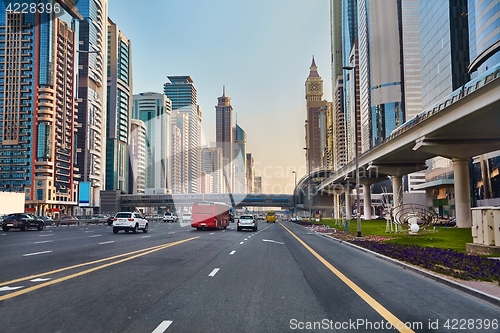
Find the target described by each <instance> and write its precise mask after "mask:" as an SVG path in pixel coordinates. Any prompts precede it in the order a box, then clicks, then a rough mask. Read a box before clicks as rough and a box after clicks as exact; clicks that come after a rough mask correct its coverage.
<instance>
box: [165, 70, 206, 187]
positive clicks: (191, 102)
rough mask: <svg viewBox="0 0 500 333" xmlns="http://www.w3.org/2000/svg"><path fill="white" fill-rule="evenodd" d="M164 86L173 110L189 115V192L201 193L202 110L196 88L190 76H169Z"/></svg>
mask: <svg viewBox="0 0 500 333" xmlns="http://www.w3.org/2000/svg"><path fill="white" fill-rule="evenodd" d="M167 78H168V80H169V81H170V82H167V83H165V84H164V86H163V90H164V93H165V95H167V97H168V98H169V99H170V100H171V101H172V110H175V111H178V112H180V113H183V114H186V115H187V116H188V119H187V121H188V138H189V149H188V151H187V154H188V168H187V170H188V181H187V191H188V193H200V176H201V173H200V172H201V119H200V117H201V112H200V109H199V107H198V105H197V101H196V88H195V87H194V85H193V79H192V78H191V77H190V76H168V77H167Z"/></svg>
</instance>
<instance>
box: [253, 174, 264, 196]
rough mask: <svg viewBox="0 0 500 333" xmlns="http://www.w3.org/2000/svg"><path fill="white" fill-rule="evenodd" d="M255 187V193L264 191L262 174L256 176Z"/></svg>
mask: <svg viewBox="0 0 500 333" xmlns="http://www.w3.org/2000/svg"><path fill="white" fill-rule="evenodd" d="M253 188H254V190H253V193H255V194H260V193H262V177H261V176H255V177H254V185H253Z"/></svg>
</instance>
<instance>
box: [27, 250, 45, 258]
mask: <svg viewBox="0 0 500 333" xmlns="http://www.w3.org/2000/svg"><path fill="white" fill-rule="evenodd" d="M51 252H52V251H42V252H33V253H26V254H23V257H29V256H36V255H39V254H45V253H51Z"/></svg>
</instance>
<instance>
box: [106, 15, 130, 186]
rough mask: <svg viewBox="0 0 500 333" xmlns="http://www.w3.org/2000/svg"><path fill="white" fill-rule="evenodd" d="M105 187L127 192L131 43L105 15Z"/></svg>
mask: <svg viewBox="0 0 500 333" xmlns="http://www.w3.org/2000/svg"><path fill="white" fill-rule="evenodd" d="M107 40H108V74H107V75H108V80H107V82H108V83H107V84H108V91H107V100H108V103H107V112H106V114H107V117H106V190H122V191H123V192H125V193H127V192H128V183H129V182H128V167H129V155H128V143H129V134H130V119H131V111H132V45H131V42H130V40H129V39H128V38H127V37H126V36H125V35H124V34H123V32H121V31H120V30H119V29H118V26H117V25H116V24H115V23H114V22H113V21H111V20H110V19H108V39H107Z"/></svg>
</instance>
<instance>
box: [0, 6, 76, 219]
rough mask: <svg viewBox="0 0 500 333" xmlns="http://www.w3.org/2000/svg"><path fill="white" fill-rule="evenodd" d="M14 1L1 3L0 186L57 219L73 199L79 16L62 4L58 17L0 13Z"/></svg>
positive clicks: (70, 208)
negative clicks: (61, 12)
mask: <svg viewBox="0 0 500 333" xmlns="http://www.w3.org/2000/svg"><path fill="white" fill-rule="evenodd" d="M14 3H16V2H14V1H3V2H0V49H1V52H0V87H1V89H0V191H2V192H22V193H24V194H25V197H26V206H25V210H26V211H27V212H32V213H36V214H40V215H46V214H47V215H52V216H54V217H60V216H61V215H62V214H72V212H73V209H74V207H75V206H76V205H77V204H78V173H79V170H78V168H77V167H75V165H74V159H75V139H74V138H75V132H76V131H77V127H78V126H77V123H76V122H77V115H76V106H75V99H76V66H77V60H76V48H77V45H78V22H79V21H78V20H79V19H81V16H80V15H79V14H78V13H77V11H75V10H74V9H73V8H71V7H67V6H66V4H65V2H63V1H56V2H55V3H56V4H57V5H58V6H60V7H61V8H63V9H64V10H65V11H66V12H67V14H66V15H64V16H60V17H54V16H51V15H49V14H30V13H26V14H22V13H15V12H12V11H10V12H9V11H6V6H7V5H8V4H14ZM41 3H45V4H47V3H48V2H47V1H42V2H41Z"/></svg>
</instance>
